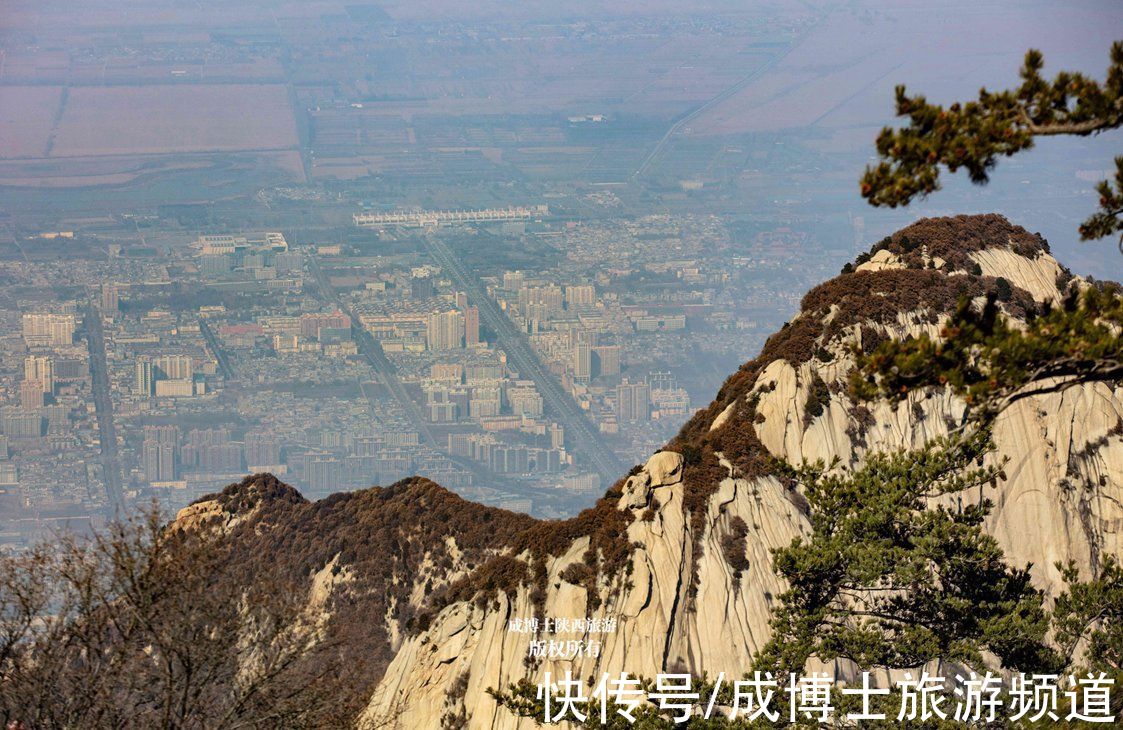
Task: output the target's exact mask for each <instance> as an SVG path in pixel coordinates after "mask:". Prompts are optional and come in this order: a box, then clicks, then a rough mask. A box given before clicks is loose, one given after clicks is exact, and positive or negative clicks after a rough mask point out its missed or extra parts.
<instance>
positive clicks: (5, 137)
mask: <svg viewBox="0 0 1123 730" xmlns="http://www.w3.org/2000/svg"><path fill="white" fill-rule="evenodd" d="M61 93H62V89H61V88H59V87H57V86H0V158H12V157H41V156H43V154H44V151H45V150H46V148H47V141H48V139H49V138H50V134H51V121H52V120H53V119H54V116H55V110H56V109H57V108H58V104H59V95H60V94H61Z"/></svg>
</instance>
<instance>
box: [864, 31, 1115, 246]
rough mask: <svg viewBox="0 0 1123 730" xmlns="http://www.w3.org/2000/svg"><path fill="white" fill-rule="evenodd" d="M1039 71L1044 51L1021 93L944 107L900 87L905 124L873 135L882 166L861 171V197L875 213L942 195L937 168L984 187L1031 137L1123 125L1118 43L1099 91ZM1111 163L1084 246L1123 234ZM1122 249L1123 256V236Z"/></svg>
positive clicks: (1036, 55) (1030, 61)
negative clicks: (998, 166) (961, 173)
mask: <svg viewBox="0 0 1123 730" xmlns="http://www.w3.org/2000/svg"><path fill="white" fill-rule="evenodd" d="M1044 65H1045V62H1044V58H1043V57H1042V55H1041V52H1040V51H1037V50H1032V49H1031V50H1030V51H1029V52H1028V53H1026V57H1025V63H1024V64H1023V65H1022V68H1021V72H1020V75H1021V79H1022V83H1021V85H1020V86H1019V87H1018V88H1016V89H1009V90H1004V91H998V92H992V91H988V90H987V89H985V88H983V89H981V90H980V91H979V98H978V100H977V101H969V102H967V103H963V104H960V103H955V104H951V105H950V106H947V107H944V106H940V105H938V104H930V103H929V102H928V100H927V99H925V97H923V96H919V95H916V96H910V95H909V94H908V92H907V91H906V89H905V87H904V86H898V87H897V89H896V104H897V116H899V117H904V118H906V119H907V120H908V123H907V124H906V125H905V126H903V127H900V128H897V129H894V128H891V127H886V128H884V129H882V131H881V133H880V134H879V135H878V137H877V152H878V155H879V156H880V157H881V161H880V162H878V163H877V164H876V165H872V166H869V167H867V168H866V171H865V174H864V175H863V176H862V180H861V193H862V197H864V198H866V199H867V200H868V201H869V202H870V204H871V205H875V206H889V207H892V208H895V207H897V206H899V205H907V204H908V203H909V202H910V201H912V200H913V199H915V198H918V197H924V196H927V195H928V194H930V193H932V192H935V191H936V190H939V189H940V180H939V176H940V166H941V165H942V166H943V167H945V168H947V170H948V171H949V172H952V173H955V172H957V171H958V170H959V169H961V168H962V169H964V170H966V171H967V174H968V175H969V176H970V178H971V181H972V182H974V183H976V184H980V185H981V184H985V183H986V182H987V181H988V180H989V179H990V171H991V170H992V169H993V168H994V166H995V165H996V164H997V162H998V159H999V158H1000V157H1009V156H1010V155H1013V154H1015V153H1018V152H1021V151H1023V150H1027V149H1029V148H1031V147H1032V146H1033V141H1034V138H1035V137H1040V136H1048V135H1060V134H1070V135H1079V136H1086V135H1090V134H1097V133H1099V132H1103V131H1105V130H1109V129H1116V128H1118V127H1119V126H1120V125H1123V41H1117V42H1115V43H1114V44H1112V47H1111V52H1110V65H1109V67H1108V70H1107V77H1106V79H1105V81H1104V83H1102V84H1101V83H1099V82H1097V81H1095V80H1094V79H1091V78H1089V77H1087V76H1085V75H1083V74H1080V73H1072V72H1067V71H1065V72H1061V73H1059V74H1057V76H1056V77H1055V78H1054V79H1053V80H1052V81H1049V80H1047V79H1046V78H1044V77H1043V76H1042V74H1041V71H1042V69H1043V68H1044ZM1115 164H1116V167H1117V168H1118V172H1117V173H1116V178H1115V189H1114V190H1113V189H1112V187H1111V185H1110V183H1109V182H1108V181H1104V182H1103V183H1101V184H1100V185H1099V186H1098V187H1097V191H1098V192H1099V193H1100V208H1099V210H1098V211H1097V212H1096V213H1095V214H1094V215H1093V216H1091V217H1090V218H1088V220H1086V221H1085V222H1084V224H1083V225H1082V226H1081V227H1080V234H1081V237H1082V238H1083V239H1085V240H1093V239H1097V238H1103V237H1105V236H1109V235H1113V234H1116V233H1123V218H1121V217H1120V216H1121V214H1123V157H1118V158H1116V160H1115ZM1119 245H1120V250H1121V251H1123V237H1121V239H1120V244H1119Z"/></svg>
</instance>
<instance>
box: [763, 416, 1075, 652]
mask: <svg viewBox="0 0 1123 730" xmlns="http://www.w3.org/2000/svg"><path fill="white" fill-rule="evenodd" d="M991 446H992V445H991V442H990V438H989V433H988V432H987V431H986V430H985V429H977V430H973V431H971V432H970V433H967V434H962V433H961V434H955V435H952V436H950V437H947V438H942V439H937V440H934V441H932V442H930V443H929V444H927V445H926V446H924V447H923V448H921V449H919V450H914V451H907V450H902V451H896V452H892V453H878V454H873V455H872V456H870V457H869V458H868V459H867V460H866V461H865V463H864V464H863V465H862V466H861V467H859V468H858V469H856V470H853V471H851V470H847V469H837V468H836V469H827V468H825V467H824V465H823V464H821V463H820V464H817V465H814V466H812V467H807V468H804V469H801V470H799V472H798V473H797V479H798V480H799V482H800V484H801V485H802V486H803V489H804V493H805V496H806V497H807V502H808V504H809V505H810V518H811V527H812V530H811V534H810V535H809V536H806V537H798V538H796V539H795V540H793V541H792V543H791V544H790V545H788V546H786V547H784V548H781V549H779V550H776V551H775V553H774V562H773V565H774V568H775V570H776V571H777V573H778V574H779V575H781V576H782V577H783V578H784V579H785V580H786V581H787V582H788V585H789V588H788V590H787V591H786V592H785V593H783V594H782V595H781V596H780V606H779V608H778V609H777V610H776V611H775V613H774V614H773V618H772V623H771V626H772V631H773V635H772V638H771V640H770V641H769V642H768V644H767V645H766V646H765V647H764V649H763V650H762V652H761V654H760V656H759V658H758V661H757V665H758V666H757V668H758V669H760V670H762V671H764V670H769V671H772V672H774V673H775V672H778V673H781V674H786V673H788V672H797V673H799V672H802V671H803V668H804V665H805V663H806V662H807V660H808V659H809V658H810V657H812V656H814V657H817V658H819V659H820V660H824V661H830V660H833V659H838V658H844V659H850V660H852V661H854V662H855V663H857V664H858V665H859V666H861V667H864V668H873V667H891V668H897V667H917V666H920V665H922V664H924V663H925V662H928V661H930V660H933V659H944V660H948V661H955V662H961V663H964V664H967V665H974V666H978V665H980V664H981V662H982V653H983V652H992V653H993V654H995V655H997V656H998V657H999V658H1000V659H1001V660H1002V662H1003V664H1004V665H1005V666H1007V667H1011V668H1017V669H1034V670H1042V669H1049V668H1052V669H1055V668H1057V667H1058V666H1059V664H1060V662H1059V660H1058V657H1057V655H1056V654H1055V652H1053V651H1052V650H1051V649H1049V647H1048V646H1047V645H1046V644H1045V636H1046V632H1047V630H1048V625H1049V623H1048V619H1047V616H1046V613H1045V611H1044V609H1043V596H1042V594H1041V593H1040V592H1039V591H1037V590H1036V589H1034V588H1033V586H1032V585H1031V584H1030V578H1029V573H1028V566H1026V568H1025V569H1014V568H1010V567H1009V566H1008V565H1007V564H1006V562H1005V560H1004V556H1003V553H1002V550H1001V549H1000V548H999V546H998V544H997V543H996V542H995V540H994V539H993V538H992V537H990V536H989V535H987V534H986V533H985V532H984V531H983V530H982V523H983V520H984V519H985V518H986V516H987V515H988V514H989V513H990V510H991V507H992V505H991V502H990V500H988V499H986V498H985V497H983V498H980V497H978V496H977V495H979V494H980V493H982V492H983V491H984V490H985V489H986V488H987V487H988V486H989V485H991V484H993V483H994V481H995V480H996V479H997V478H999V477H1000V475H1001V471H1000V467H999V466H996V465H987V466H976V463H977V462H978V461H980V460H981V458H982V456H983V455H984V454H985V453H987V452H988V451H989V450H990V448H991ZM949 497H950V499H949Z"/></svg>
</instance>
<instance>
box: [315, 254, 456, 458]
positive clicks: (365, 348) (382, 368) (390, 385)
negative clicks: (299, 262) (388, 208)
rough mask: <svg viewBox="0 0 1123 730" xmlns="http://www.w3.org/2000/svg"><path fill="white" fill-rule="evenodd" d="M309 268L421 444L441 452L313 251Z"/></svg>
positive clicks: (392, 369) (383, 356)
mask: <svg viewBox="0 0 1123 730" xmlns="http://www.w3.org/2000/svg"><path fill="white" fill-rule="evenodd" d="M308 268H309V270H310V271H311V272H312V277H313V278H314V279H315V280H316V286H317V288H318V289H319V290H320V296H321V297H322V298H323V300H324V301H326V302H330V303H331V304H334V305H335V306H337V307H339V311H341V312H343V313H344V314H346V315H347V317H348V318H349V319H350V320H351V334H352V336H353V337H354V338H355V346H356V347H358V349H359V352H360V353H361V354H362V356H363V357H364V358H366V361H367V363H368V364H370V366H371V367H372V368H374V371H375V372H376V373H378V377H379V378H380V379H381V380H382V383H383V385H385V386H386V389H387V390H389V391H390V395H392V396H394V399H395V400H397V401H398V403H399V404H400V405H401V406H402V409H403V410H404V411H405V414H406V418H407V419H409V422H410V423H411V424H412V425H413V427H414V428H416V429H417V431H418V433H419V434H420V435H421V440H422V443H425V444H426V445H428V446H430V447H432V448H435V449H438V450H440V451H444V449H443V448H442V447H441V445H440V444H438V443H437V440H436V439H435V438H434V437H433V432H432V431H431V430H430V429H429V424H428V422H427V421H426V420H425V419H424V417H422V414H421V410H420V409H419V408H418V407H417V404H416V403H414V401H413V398H411V397H410V395H409V393H408V392H406V389H405V386H404V385H402V381H401V380H399V379H398V371H397V368H395V367H394V363H392V362H390V359H389V358H387V357H386V353H385V352H383V351H382V345H380V344H378V341H377V340H375V339H374V337H372V336H371V334H370V332H367V330H366V328H365V327H363V323H362V322H360V321H359V318H358V316H356V315H355V313H354V312H353V311H352V310H351V308H350V307H348V306H347V305H346V304H344V302H343V300H342V299H341V298H340V297H339V295H338V294H336V293H335V290H334V289H332V287H331V282H329V281H328V279H327V277H326V276H324V272H323V270H322V269H321V268H320V263H319V262H318V261H317V260H316V256H315V254H310V255H309V256H308Z"/></svg>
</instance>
